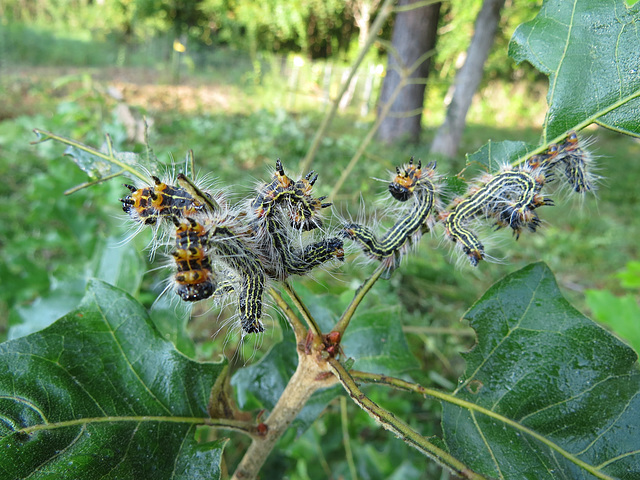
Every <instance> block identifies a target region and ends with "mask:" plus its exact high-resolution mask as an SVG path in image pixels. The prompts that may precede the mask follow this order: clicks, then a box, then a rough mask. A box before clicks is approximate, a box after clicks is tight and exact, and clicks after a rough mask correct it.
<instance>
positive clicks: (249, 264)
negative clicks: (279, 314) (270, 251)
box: [208, 225, 266, 333]
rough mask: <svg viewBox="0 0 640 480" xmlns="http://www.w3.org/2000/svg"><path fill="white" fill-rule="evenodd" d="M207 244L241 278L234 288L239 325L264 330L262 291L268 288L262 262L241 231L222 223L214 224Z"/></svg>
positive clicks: (249, 328) (251, 331)
mask: <svg viewBox="0 0 640 480" xmlns="http://www.w3.org/2000/svg"><path fill="white" fill-rule="evenodd" d="M208 240H209V241H208V244H209V246H210V248H211V250H212V252H214V253H215V254H216V255H217V257H218V258H219V259H220V261H221V262H223V263H224V264H226V265H227V266H228V267H230V268H231V269H232V270H233V271H234V272H235V273H236V275H237V277H238V278H239V282H240V285H239V286H238V288H237V289H234V290H235V291H236V293H237V295H238V313H239V315H240V325H241V327H242V330H243V331H244V332H245V333H259V332H263V331H264V325H263V324H262V322H261V321H260V318H261V317H262V295H263V292H264V288H265V281H266V279H265V272H264V268H263V267H262V264H261V263H260V261H259V260H258V258H257V257H256V255H255V253H254V252H253V251H251V249H250V248H249V246H248V244H247V243H245V242H244V241H243V240H242V239H241V238H240V236H239V235H236V234H235V233H234V232H233V231H232V230H231V229H230V228H228V227H226V226H223V225H215V226H213V227H212V228H211V229H210V231H209V234H208Z"/></svg>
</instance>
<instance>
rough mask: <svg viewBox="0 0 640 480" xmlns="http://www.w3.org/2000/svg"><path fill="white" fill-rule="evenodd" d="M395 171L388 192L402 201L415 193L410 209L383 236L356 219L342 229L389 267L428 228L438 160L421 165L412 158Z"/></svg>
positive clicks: (398, 260) (392, 266)
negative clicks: (379, 235)
mask: <svg viewBox="0 0 640 480" xmlns="http://www.w3.org/2000/svg"><path fill="white" fill-rule="evenodd" d="M396 173H397V175H396V176H395V178H394V179H393V181H392V182H391V183H390V184H389V192H390V193H391V195H392V196H393V197H394V198H395V199H397V200H399V201H401V202H406V201H407V200H409V199H410V198H411V197H414V199H415V201H414V202H413V205H412V207H411V208H410V210H409V211H408V212H407V213H406V214H405V215H403V216H402V217H401V218H400V219H399V220H398V221H397V222H396V223H395V224H394V225H393V226H392V227H391V228H389V230H387V231H386V232H385V234H384V235H383V236H382V238H380V239H378V238H377V237H376V235H375V234H374V233H373V232H372V231H371V230H370V229H369V228H367V227H365V226H363V225H358V224H356V223H350V224H347V225H345V226H344V227H343V229H342V232H343V235H344V236H345V237H346V238H349V239H350V240H353V241H355V242H357V243H359V244H360V247H361V248H362V251H363V252H364V253H365V254H366V255H367V256H369V257H370V258H373V259H375V260H378V261H380V262H382V263H383V264H384V265H385V266H386V267H387V268H389V269H393V268H396V267H397V266H398V264H399V262H400V259H401V258H402V254H403V253H404V251H405V250H406V248H407V246H408V245H410V244H411V243H412V242H413V241H416V240H417V239H418V238H419V237H420V236H421V235H422V231H423V228H428V225H427V224H428V223H429V215H430V213H431V210H432V209H433V207H434V203H435V202H436V198H435V197H436V193H437V187H436V185H435V184H434V178H435V163H430V164H429V165H427V166H426V167H425V168H424V169H422V163H421V162H418V164H417V165H414V163H413V158H411V160H410V161H409V164H408V165H405V166H404V167H403V168H402V169H401V168H400V167H397V168H396Z"/></svg>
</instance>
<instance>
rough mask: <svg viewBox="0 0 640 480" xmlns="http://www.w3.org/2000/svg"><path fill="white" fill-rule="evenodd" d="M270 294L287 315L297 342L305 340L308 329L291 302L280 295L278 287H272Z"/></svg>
mask: <svg viewBox="0 0 640 480" xmlns="http://www.w3.org/2000/svg"><path fill="white" fill-rule="evenodd" d="M269 295H271V298H273V299H274V300H275V302H276V305H278V307H280V310H282V312H283V313H284V315H285V317H287V320H289V324H290V325H291V328H293V333H294V335H295V336H296V342H297V343H301V342H304V340H305V337H306V335H307V329H306V328H305V326H304V325H303V323H302V322H301V321H300V319H299V318H298V316H297V315H296V314H295V312H294V311H293V310H292V309H291V307H290V306H289V304H288V303H287V302H285V301H284V298H282V295H280V292H278V291H277V290H276V289H274V288H270V289H269Z"/></svg>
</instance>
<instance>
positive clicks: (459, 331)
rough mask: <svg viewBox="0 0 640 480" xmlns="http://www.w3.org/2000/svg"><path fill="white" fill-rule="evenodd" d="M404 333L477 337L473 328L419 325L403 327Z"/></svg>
mask: <svg viewBox="0 0 640 480" xmlns="http://www.w3.org/2000/svg"><path fill="white" fill-rule="evenodd" d="M402 331H403V332H404V333H415V334H418V335H455V336H458V337H475V336H476V332H475V331H473V329H471V328H452V327H420V326H417V325H403V326H402Z"/></svg>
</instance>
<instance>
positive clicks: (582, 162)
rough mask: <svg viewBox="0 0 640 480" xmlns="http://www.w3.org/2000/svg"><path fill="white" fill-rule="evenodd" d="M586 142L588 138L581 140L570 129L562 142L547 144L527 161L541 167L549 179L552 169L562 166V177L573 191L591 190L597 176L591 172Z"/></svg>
mask: <svg viewBox="0 0 640 480" xmlns="http://www.w3.org/2000/svg"><path fill="white" fill-rule="evenodd" d="M588 144H589V141H588V140H582V139H580V138H578V134H577V133H576V132H574V131H570V132H569V133H568V134H567V138H566V139H565V141H564V142H563V143H561V144H557V145H556V144H551V145H549V148H548V149H547V151H546V152H545V153H544V154H542V155H534V156H533V157H531V158H530V159H529V160H528V162H527V163H528V164H529V165H531V166H536V167H538V166H539V167H540V168H542V169H543V170H544V171H545V173H546V175H547V176H548V178H549V179H552V178H553V174H554V172H553V170H554V169H556V168H557V167H559V166H564V170H563V172H562V173H563V176H564V179H565V180H566V182H567V183H568V185H569V187H570V188H571V189H572V190H573V191H575V192H577V193H584V192H587V191H592V190H595V187H596V185H595V183H596V181H597V179H598V177H597V176H595V175H593V173H592V172H591V170H592V167H593V157H592V155H591V153H590V152H589V150H588V149H587V147H588Z"/></svg>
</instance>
